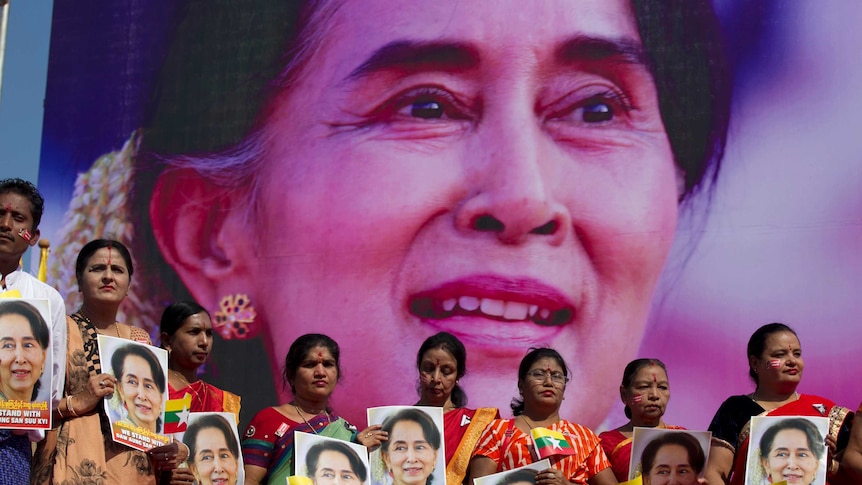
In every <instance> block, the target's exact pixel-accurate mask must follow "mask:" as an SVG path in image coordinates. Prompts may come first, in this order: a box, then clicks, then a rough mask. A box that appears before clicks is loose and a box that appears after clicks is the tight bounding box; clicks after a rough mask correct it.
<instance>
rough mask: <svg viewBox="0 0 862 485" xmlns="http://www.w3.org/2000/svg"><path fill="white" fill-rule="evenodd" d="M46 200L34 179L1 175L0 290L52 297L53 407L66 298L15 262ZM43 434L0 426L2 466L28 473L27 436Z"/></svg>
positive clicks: (62, 362) (62, 358) (33, 234)
mask: <svg viewBox="0 0 862 485" xmlns="http://www.w3.org/2000/svg"><path fill="white" fill-rule="evenodd" d="M44 205H45V201H44V199H43V198H42V195H41V194H40V193H39V190H38V189H36V187H35V186H34V185H33V184H32V183H30V182H27V181H25V180H21V179H17V178H12V179H3V180H0V294H4V293H7V294H10V295H15V296H20V297H21V298H45V299H48V301H49V302H50V312H51V321H50V326H51V347H52V349H51V351H52V353H53V375H54V379H52V382H51V393H50V395H51V407H52V408H56V407H57V405H58V404H59V402H60V399H61V398H62V397H63V384H64V382H65V376H66V308H65V304H64V303H63V298H62V297H61V296H60V294H59V293H58V292H57V290H55V289H54V288H52V287H51V286H48V285H46V284H45V283H42V282H41V281H39V280H38V279H36V278H35V277H33V276H32V275H30V274H29V273H26V272H24V271H23V270H22V269H21V268H20V267H19V262H20V260H21V256H23V255H24V253H25V252H26V251H27V249H29V248H30V247H32V246H35V245H36V242H38V241H39V222H40V221H41V219H42V211H43V208H44ZM53 424H54V426H56V425H57V423H53ZM28 437H29V439H28ZM42 438H44V433H43V432H42V431H29V432H26V433H23V432H19V431H18V430H0V461H2V462H4V463H5V466H4V467H3V468H4V470H3V471H4V472H6V471H7V470H10V468H9V467H10V466H13V464H14V470H15V472H19V471H22V470H20V468H19V467H20V466H26V473H27V475H29V470H30V444H29V441H39V440H41V439H42ZM25 453H26V454H25ZM22 454H23V456H22ZM15 472H13V473H15ZM4 475H5V476H7V478H8V477H9V476H8V475H6V474H5V473H4Z"/></svg>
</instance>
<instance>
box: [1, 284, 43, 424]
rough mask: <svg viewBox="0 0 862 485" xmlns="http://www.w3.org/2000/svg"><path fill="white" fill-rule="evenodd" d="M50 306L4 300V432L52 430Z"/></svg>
mask: <svg viewBox="0 0 862 485" xmlns="http://www.w3.org/2000/svg"><path fill="white" fill-rule="evenodd" d="M49 322H51V312H50V302H49V301H48V300H47V299H42V298H32V299H29V298H0V428H5V429H51V406H50V402H51V389H52V388H53V386H52V385H51V379H52V374H53V373H52V369H53V365H52V364H53V362H54V356H53V355H52V352H51V349H52V348H53V347H52V345H51V325H50V323H49Z"/></svg>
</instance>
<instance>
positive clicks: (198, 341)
mask: <svg viewBox="0 0 862 485" xmlns="http://www.w3.org/2000/svg"><path fill="white" fill-rule="evenodd" d="M159 330H160V331H161V341H162V348H164V349H165V350H167V351H168V393H169V398H170V399H182V398H183V397H184V396H185V395H186V394H188V395H190V396H191V398H192V403H191V408H190V409H189V411H191V412H193V413H197V412H229V413H234V414H235V415H236V419H237V422H239V408H240V397H239V396H237V395H236V394H232V393H230V392H227V391H223V390H221V389H219V388H217V387H215V386H213V385H212V384H207V383H206V382H204V381H203V380H201V379H198V370H199V369H200V367H201V366H202V365H203V364H204V362H206V360H207V357H209V354H210V352H212V343H213V327H212V321H211V320H210V314H209V312H207V311H206V310H205V309H204V308H203V307H202V306H200V305H198V304H197V303H195V302H193V301H180V302H176V303H172V304H171V305H170V306H168V307H167V308H165V311H164V312H163V313H162V320H161V323H160V326H159Z"/></svg>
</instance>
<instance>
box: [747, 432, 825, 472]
mask: <svg viewBox="0 0 862 485" xmlns="http://www.w3.org/2000/svg"><path fill="white" fill-rule="evenodd" d="M828 432H829V418H823V417H819V416H754V417H753V418H751V434H750V438H749V440H748V443H749V444H748V456H747V462H746V467H745V485H771V484H775V483H778V482H781V481H787V482H789V483H798V484H801V485H824V484H825V483H826V470H827V463H826V455H827V450H826V444H825V442H826V438H825V436H826V435H827V434H828Z"/></svg>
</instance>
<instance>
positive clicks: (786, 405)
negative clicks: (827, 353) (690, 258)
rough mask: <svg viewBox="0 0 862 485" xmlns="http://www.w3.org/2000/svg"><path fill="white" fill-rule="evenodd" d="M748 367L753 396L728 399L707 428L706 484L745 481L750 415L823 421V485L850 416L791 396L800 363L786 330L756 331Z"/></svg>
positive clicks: (819, 401)
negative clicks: (826, 425) (826, 423)
mask: <svg viewBox="0 0 862 485" xmlns="http://www.w3.org/2000/svg"><path fill="white" fill-rule="evenodd" d="M748 364H749V371H748V372H749V375H750V376H751V378H752V379H753V380H754V383H755V385H756V387H755V389H754V392H752V393H751V394H744V395H739V396H731V397H729V398H728V399H727V400H725V401H724V403H722V405H721V407H719V408H718V411H717V412H716V413H715V417H714V418H713V419H712V423H711V424H710V425H709V430H710V431H712V436H713V443H712V446H711V448H710V452H709V461H708V463H707V467H706V479H707V480H708V481H709V483H711V484H718V483H729V484H732V485H738V484H742V483H744V482H745V462H746V456H747V454H748V446H749V443H748V438H749V426H750V422H751V417H752V416H823V417H828V418H829V435H828V436H827V437H826V444H827V445H828V446H829V450H830V452H831V453H830V457H829V465H830V466H829V471H830V473H827V475H826V483H827V484H828V483H829V480H830V478H831V475H832V473H831V472H832V471H834V467H835V466H836V465H837V464H836V463H833V457H834V456H835V455H836V453H838V452H840V451H841V448H842V447H841V446H839V444H843V443H846V437H847V435H848V433H849V426H850V423H851V419H847V417H848V415H849V416H851V417H852V414H851V413H849V410H848V409H847V408H842V407H840V406H836V405H835V403H834V402H832V401H830V400H829V399H826V398H823V397H819V396H812V395H808V394H799V393H798V392H796V388H797V386H798V385H799V382H800V381H801V380H802V371H803V370H804V368H805V362H804V361H803V360H802V346H801V344H800V343H799V338H798V337H797V336H796V332H794V331H793V329H791V328H790V327H788V326H787V325H784V324H782V323H770V324H768V325H764V326H762V327H760V328H759V329H757V331H755V332H754V334H753V335H752V336H751V338H750V339H749V341H748Z"/></svg>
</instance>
